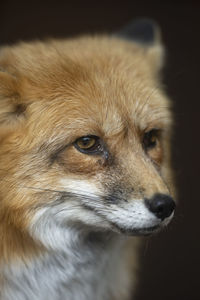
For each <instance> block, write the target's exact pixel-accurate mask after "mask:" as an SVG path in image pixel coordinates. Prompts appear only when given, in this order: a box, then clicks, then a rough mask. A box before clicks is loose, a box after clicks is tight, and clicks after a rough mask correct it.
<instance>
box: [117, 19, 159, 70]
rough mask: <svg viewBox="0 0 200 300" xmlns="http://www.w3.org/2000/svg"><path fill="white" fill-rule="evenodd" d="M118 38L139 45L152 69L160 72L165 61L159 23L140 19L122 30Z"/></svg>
mask: <svg viewBox="0 0 200 300" xmlns="http://www.w3.org/2000/svg"><path fill="white" fill-rule="evenodd" d="M116 36H117V37H120V38H122V39H126V40H129V41H133V42H134V43H137V44H139V45H140V46H141V47H142V48H143V49H144V52H145V55H146V56H147V57H148V59H149V61H150V63H151V64H152V67H154V68H155V69H156V70H160V68H161V67H162V65H163V60H164V48H163V46H162V43H161V33H160V29H159V26H158V25H157V23H156V22H155V21H153V20H150V19H138V20H135V21H133V22H130V23H129V24H128V25H127V26H125V27H124V28H122V30H120V31H119V32H118V33H117V34H116Z"/></svg>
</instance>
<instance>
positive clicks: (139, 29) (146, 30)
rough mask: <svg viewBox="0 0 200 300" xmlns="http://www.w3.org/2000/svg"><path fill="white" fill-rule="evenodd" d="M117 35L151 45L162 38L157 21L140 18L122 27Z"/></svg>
mask: <svg viewBox="0 0 200 300" xmlns="http://www.w3.org/2000/svg"><path fill="white" fill-rule="evenodd" d="M117 36H118V37H121V38H124V39H127V40H132V41H135V42H138V43H141V44H144V45H147V46H149V45H152V44H154V43H156V42H157V41H158V40H159V39H160V30H159V26H158V25H157V24H156V22H155V21H153V20H151V19H138V20H134V21H132V22H130V23H129V24H128V25H126V26H125V27H124V28H122V29H121V30H120V31H119V32H118V33H117Z"/></svg>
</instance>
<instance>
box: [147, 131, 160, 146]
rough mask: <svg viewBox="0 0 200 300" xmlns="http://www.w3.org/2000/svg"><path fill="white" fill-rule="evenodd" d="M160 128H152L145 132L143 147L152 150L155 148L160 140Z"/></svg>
mask: <svg viewBox="0 0 200 300" xmlns="http://www.w3.org/2000/svg"><path fill="white" fill-rule="evenodd" d="M159 132H160V130H159V129H152V130H150V131H147V132H145V134H144V136H143V147H144V149H145V150H150V149H152V148H155V147H156V145H157V142H158V137H159Z"/></svg>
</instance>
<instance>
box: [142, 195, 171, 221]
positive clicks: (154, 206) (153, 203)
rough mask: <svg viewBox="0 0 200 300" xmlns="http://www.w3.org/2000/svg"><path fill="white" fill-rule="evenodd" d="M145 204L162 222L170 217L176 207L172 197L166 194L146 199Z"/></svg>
mask: <svg viewBox="0 0 200 300" xmlns="http://www.w3.org/2000/svg"><path fill="white" fill-rule="evenodd" d="M145 204H146V206H147V207H148V209H149V210H150V211H151V212H152V213H154V215H156V217H158V218H159V219H161V220H164V219H165V218H167V217H169V216H170V215H171V214H172V212H173V211H174V209H175V206H176V205H175V202H174V200H173V199H172V197H170V196H168V195H164V194H156V195H155V196H153V197H152V198H151V199H145Z"/></svg>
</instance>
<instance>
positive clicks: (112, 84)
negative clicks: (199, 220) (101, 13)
mask: <svg viewBox="0 0 200 300" xmlns="http://www.w3.org/2000/svg"><path fill="white" fill-rule="evenodd" d="M4 53H6V55H4ZM1 57H2V59H1V66H2V68H3V69H5V70H7V71H8V72H9V73H11V74H13V75H14V76H15V77H16V78H17V82H18V85H17V89H18V94H19V98H20V101H22V102H25V103H29V104H31V105H30V107H31V109H32V111H31V116H34V114H33V112H34V110H36V112H37V116H38V115H39V111H40V113H43V111H44V110H43V109H45V111H46V112H49V118H50V119H49V122H51V123H52V122H54V123H55V122H58V118H59V120H60V122H62V120H63V121H64V123H65V124H67V123H68V124H70V126H72V127H73V124H72V123H71V120H76V125H74V126H75V127H76V128H77V122H79V124H80V126H79V127H80V128H83V127H84V126H85V127H87V126H88V124H89V123H90V122H93V124H92V126H91V127H93V128H95V126H94V125H95V124H96V127H98V128H101V129H102V128H103V131H104V132H107V133H108V134H115V133H116V132H118V131H120V130H121V128H122V127H124V126H125V124H124V123H127V122H130V123H132V122H133V118H134V123H135V124H136V125H138V126H140V127H141V128H142V129H145V127H147V125H146V123H145V120H146V116H147V113H148V119H149V122H150V121H151V120H150V119H151V117H154V118H155V119H157V120H158V121H159V118H160V119H161V121H162V122H163V121H164V120H166V119H167V118H168V117H169V116H168V115H167V110H166V109H165V108H166V107H167V106H168V104H167V103H168V101H166V99H165V97H164V95H163V94H162V92H161V90H160V88H159V83H158V80H157V70H156V71H155V66H154V64H153V63H152V56H151V55H149V53H148V51H147V50H146V49H144V48H143V47H141V46H139V45H138V44H134V43H132V42H128V41H122V40H120V39H117V38H108V37H93V38H91V37H83V38H80V39H75V40H73V39H72V40H68V41H63V40H62V41H54V40H51V41H48V42H46V43H41V42H34V43H21V44H19V45H18V46H15V47H12V48H5V49H4V50H3V51H2V53H1ZM38 104H39V105H38ZM147 107H148V109H147ZM149 108H150V109H151V110H152V114H151V110H150V109H149ZM155 111H156V112H155ZM68 112H70V115H69V113H68ZM66 113H68V114H67V115H66ZM105 116H106V117H105ZM166 117H167V118H166ZM56 118H57V121H56ZM168 119H169V118H168ZM43 120H44V118H43ZM138 120H139V121H138ZM152 121H153V120H152ZM38 122H39V120H38ZM45 122H46V121H45ZM138 122H139V123H140V124H137V123H138ZM129 125H130V124H129ZM109 131H110V132H109Z"/></svg>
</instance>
